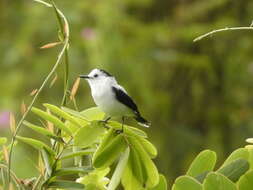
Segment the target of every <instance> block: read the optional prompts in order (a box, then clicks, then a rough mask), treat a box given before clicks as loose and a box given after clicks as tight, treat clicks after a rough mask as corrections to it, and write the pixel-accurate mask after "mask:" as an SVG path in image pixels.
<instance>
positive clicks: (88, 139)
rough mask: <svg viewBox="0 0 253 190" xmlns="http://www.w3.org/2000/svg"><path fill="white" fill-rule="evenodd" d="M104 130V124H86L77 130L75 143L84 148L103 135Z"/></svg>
mask: <svg viewBox="0 0 253 190" xmlns="http://www.w3.org/2000/svg"><path fill="white" fill-rule="evenodd" d="M104 131H105V129H104V128H103V127H102V126H100V125H97V124H96V122H92V124H91V125H86V126H84V127H82V128H80V129H79V130H77V132H76V134H75V136H74V145H75V146H79V147H83V148H85V147H88V146H90V145H92V144H93V143H94V142H95V141H96V140H97V139H98V138H99V137H101V135H102V134H103V133H104Z"/></svg>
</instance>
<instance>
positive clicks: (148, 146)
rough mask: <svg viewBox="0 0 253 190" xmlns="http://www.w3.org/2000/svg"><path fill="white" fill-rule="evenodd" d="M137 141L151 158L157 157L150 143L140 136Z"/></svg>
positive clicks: (154, 148)
mask: <svg viewBox="0 0 253 190" xmlns="http://www.w3.org/2000/svg"><path fill="white" fill-rule="evenodd" d="M137 139H138V140H139V142H140V143H141V145H142V146H143V148H144V149H145V151H146V152H147V153H148V155H149V156H150V157H151V158H155V157H156V156H157V150H156V147H155V146H154V145H153V144H152V143H151V142H149V141H148V140H147V139H144V138H143V137H140V136H138V137H137Z"/></svg>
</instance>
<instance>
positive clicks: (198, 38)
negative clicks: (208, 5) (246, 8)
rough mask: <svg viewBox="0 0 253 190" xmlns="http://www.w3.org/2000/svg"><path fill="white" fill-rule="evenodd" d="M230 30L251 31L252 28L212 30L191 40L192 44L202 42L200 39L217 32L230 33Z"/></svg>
mask: <svg viewBox="0 0 253 190" xmlns="http://www.w3.org/2000/svg"><path fill="white" fill-rule="evenodd" d="M231 30H232V31H234V30H253V26H248V27H231V28H229V27H227V28H221V29H218V30H213V31H211V32H208V33H206V34H203V35H201V36H199V37H197V38H195V39H194V40H193V42H197V41H199V40H202V39H204V38H206V37H208V36H211V35H213V34H215V33H218V32H225V31H231Z"/></svg>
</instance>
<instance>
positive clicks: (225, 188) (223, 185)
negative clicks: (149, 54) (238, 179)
mask: <svg viewBox="0 0 253 190" xmlns="http://www.w3.org/2000/svg"><path fill="white" fill-rule="evenodd" d="M203 187H204V190H236V185H235V184H234V183H233V182H232V181H230V180H229V179H228V178H227V177H225V176H224V175H221V174H219V173H215V172H211V173H210V174H208V175H207V177H206V179H205V180H204V183H203Z"/></svg>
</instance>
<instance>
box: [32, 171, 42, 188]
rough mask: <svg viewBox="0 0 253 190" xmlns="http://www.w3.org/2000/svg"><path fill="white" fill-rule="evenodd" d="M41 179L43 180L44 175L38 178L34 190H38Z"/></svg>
mask: <svg viewBox="0 0 253 190" xmlns="http://www.w3.org/2000/svg"><path fill="white" fill-rule="evenodd" d="M41 178H42V175H41V174H40V175H39V177H38V179H37V180H36V182H35V183H34V185H33V188H32V190H36V189H37V187H38V185H39V184H40V180H41Z"/></svg>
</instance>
